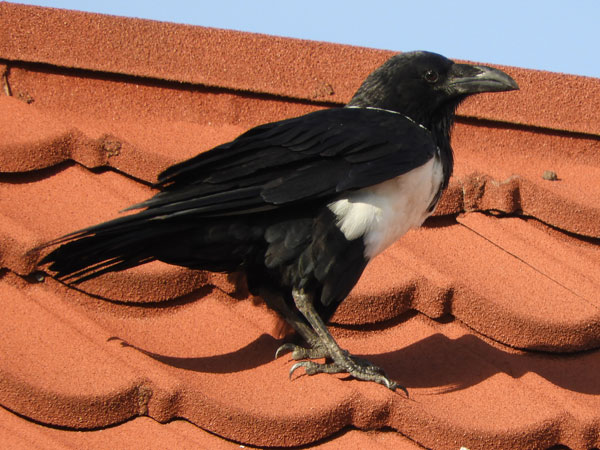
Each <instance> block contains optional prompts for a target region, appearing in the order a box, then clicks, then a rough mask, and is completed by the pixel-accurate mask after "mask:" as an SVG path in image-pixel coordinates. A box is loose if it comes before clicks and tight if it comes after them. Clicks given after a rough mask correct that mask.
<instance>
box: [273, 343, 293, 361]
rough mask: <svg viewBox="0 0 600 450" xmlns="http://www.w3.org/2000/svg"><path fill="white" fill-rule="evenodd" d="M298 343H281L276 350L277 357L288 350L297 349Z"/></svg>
mask: <svg viewBox="0 0 600 450" xmlns="http://www.w3.org/2000/svg"><path fill="white" fill-rule="evenodd" d="M296 347H297V345H294V344H290V343H289V342H288V343H286V344H283V345H281V346H280V347H279V348H278V349H277V350H276V351H275V359H277V358H279V357H280V356H281V355H283V354H285V353H287V352H293V351H294V350H295V349H296Z"/></svg>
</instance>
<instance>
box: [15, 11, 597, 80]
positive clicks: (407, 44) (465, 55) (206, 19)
mask: <svg viewBox="0 0 600 450" xmlns="http://www.w3.org/2000/svg"><path fill="white" fill-rule="evenodd" d="M15 3H26V4H34V5H42V6H51V7H57V8H67V9H77V10H81V11H90V12H100V13H103V14H114V15H120V16H129V17H140V18H147V19H154V20H161V21H169V22H177V23H187V24H192V25H202V26H209V27H217V28H227V29H233V30H242V31H251V32H258V33H266V34H272V35H278V36H289V37H297V38H302V39H312V40H318V41H328V42H339V43H344V44H351V45H359V46H364V47H373V48H382V49H389V50H398V51H407V50H430V51H434V52H438V53H442V54H443V55H445V56H448V57H450V58H456V59H466V60H471V61H478V62H489V63H497V64H506V65H511V66H518V67H527V68H533V69H541V70H550V71H554V72H565V73H574V74H578V75H587V76H593V77H597V78H600V52H599V51H598V45H599V44H600V32H598V23H600V0H570V1H567V0H562V1H559V0H491V1H490V0H479V1H474V0H465V1H451V0H443V1H442V0H429V1H424V0H422V1H416V0H410V1H403V0H395V1H393V0H385V1H384V0H362V1H355V0H346V1H339V0H334V1H327V0H320V1H315V0H302V1H293V0H247V1H242V0H210V1H206V0H197V1H181V0H168V1H161V2H151V1H147V0H146V1H139V0H130V1H123V0H101V1H82V0H34V1H19V2H15Z"/></svg>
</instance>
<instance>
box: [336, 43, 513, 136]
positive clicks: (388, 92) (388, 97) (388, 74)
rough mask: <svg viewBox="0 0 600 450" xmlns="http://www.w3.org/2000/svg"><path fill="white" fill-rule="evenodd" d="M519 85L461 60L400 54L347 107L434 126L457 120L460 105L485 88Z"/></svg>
mask: <svg viewBox="0 0 600 450" xmlns="http://www.w3.org/2000/svg"><path fill="white" fill-rule="evenodd" d="M514 89H519V86H518V85H517V83H516V82H515V81H514V80H513V79H512V78H511V77H510V76H508V75H507V74H506V73H504V72H502V71H501V70H498V69H494V68H492V67H486V66H476V65H470V64H458V63H455V62H454V61H451V60H449V59H448V58H445V57H443V56H442V55H438V54H436V53H430V52H408V53H401V54H399V55H395V56H393V57H391V58H390V59H388V60H387V61H386V62H385V63H384V64H383V65H382V66H380V67H379V68H377V69H376V70H375V71H373V72H372V73H371V74H370V75H369V76H368V77H367V79H366V80H365V81H364V83H363V84H362V85H361V87H360V88H359V89H358V91H357V92H356V94H355V95H354V97H353V98H352V100H351V101H350V103H348V106H360V107H375V108H382V109H388V110H391V111H396V112H399V113H402V114H405V115H407V116H409V117H410V118H411V119H413V120H415V121H416V122H418V123H420V124H422V125H424V126H425V127H427V128H428V129H430V130H431V127H432V126H435V123H434V122H435V121H437V120H440V119H442V120H443V119H444V118H450V119H451V118H452V117H453V114H454V110H455V109H456V107H457V106H458V104H459V103H460V102H461V101H462V100H463V99H465V98H466V97H468V96H470V95H473V94H479V93H481V92H500V91H511V90H514Z"/></svg>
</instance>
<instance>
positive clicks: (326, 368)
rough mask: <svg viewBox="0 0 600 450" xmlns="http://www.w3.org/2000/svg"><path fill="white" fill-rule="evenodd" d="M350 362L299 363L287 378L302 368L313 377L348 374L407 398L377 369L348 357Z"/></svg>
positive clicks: (395, 384)
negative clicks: (327, 374)
mask: <svg viewBox="0 0 600 450" xmlns="http://www.w3.org/2000/svg"><path fill="white" fill-rule="evenodd" d="M350 361H352V362H351V363H350V364H338V363H335V362H334V363H325V364H319V363H316V362H314V361H299V362H297V363H295V364H294V365H293V366H292V367H291V368H290V372H289V377H290V379H292V375H293V374H294V372H295V371H296V370H298V369H299V368H300V367H303V368H304V371H305V372H306V374H307V375H314V374H317V373H329V374H332V373H348V374H349V375H351V376H352V377H354V378H356V379H359V380H364V381H374V382H375V383H378V384H381V385H383V386H385V387H386V388H388V389H390V390H392V391H395V390H396V389H400V390H402V391H403V392H404V393H405V394H406V396H407V397H408V391H407V390H406V388H405V387H404V386H401V385H399V384H398V383H396V382H395V381H392V380H390V379H389V378H388V377H387V375H386V374H385V373H384V372H383V370H381V369H380V368H379V367H377V366H375V365H373V364H371V363H369V362H367V361H364V360H361V359H358V358H357V360H356V361H354V360H353V358H352V357H350Z"/></svg>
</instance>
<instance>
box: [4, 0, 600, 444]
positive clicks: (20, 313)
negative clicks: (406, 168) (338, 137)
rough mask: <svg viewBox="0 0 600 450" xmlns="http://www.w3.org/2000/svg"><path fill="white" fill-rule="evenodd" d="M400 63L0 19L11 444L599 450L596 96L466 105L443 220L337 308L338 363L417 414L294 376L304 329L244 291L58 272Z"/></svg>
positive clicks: (548, 89) (110, 25)
mask: <svg viewBox="0 0 600 450" xmlns="http://www.w3.org/2000/svg"><path fill="white" fill-rule="evenodd" d="M399 46H401V43H399ZM390 55H391V53H389V52H384V51H377V50H370V49H364V48H356V47H348V46H342V45H334V44H326V43H320V42H307V41H299V40H293V39H283V38H277V37H271V36H263V35H256V34H249V33H240V32H233V31H224V30H215V29H208V28H202V27H191V26H183V25H174V24H167V23H159V22H152V21H145V20H136V19H124V18H118V17H111V16H103V15H95V14H84V13H78V12H72V11H64V10H55V9H46V8H38V7H29V6H21V5H14V4H7V3H0V84H1V86H0V87H1V91H0V117H2V120H0V136H1V137H2V138H1V139H0V302H1V304H2V314H1V315H0V330H1V333H2V339H1V340H0V405H1V406H2V407H3V408H0V418H1V420H0V442H2V443H3V444H5V445H4V446H3V447H8V448H107V447H111V448H113V447H120V448H199V447H200V448H223V449H229V448H240V447H241V446H242V445H243V446H247V447H248V446H257V447H263V446H301V445H308V446H311V447H313V446H314V447H318V448H331V449H334V448H361V449H363V448H395V449H417V448H434V449H459V448H461V447H464V448H468V449H471V450H473V449H548V448H559V447H556V446H559V445H560V446H566V447H567V448H570V449H591V448H594V447H598V446H600V396H599V394H600V381H599V379H600V378H599V376H598V374H599V373H600V351H599V350H598V348H599V347H600V310H599V306H600V298H599V297H600V296H599V295H598V293H599V292H600V275H599V274H600V270H599V268H600V267H599V266H600V200H598V199H599V198H600V182H599V181H598V180H600V80H597V79H592V78H584V77H576V76H569V75H560V74H552V73H547V72H539V71H531V70H523V69H518V68H510V67H504V68H503V69H504V70H506V71H507V72H508V73H510V74H511V75H512V76H513V77H514V78H515V79H516V80H517V82H518V83H519V85H520V86H521V91H519V92H511V93H503V94H501V95H481V96H477V97H475V98H473V99H472V100H470V101H468V102H467V103H465V104H464V105H463V106H461V109H460V111H459V120H458V124H457V126H456V129H455V133H454V138H453V145H454V148H455V153H456V161H457V167H456V173H455V176H454V177H453V179H452V180H451V184H450V188H449V190H448V192H447V193H446V195H445V196H444V198H443V201H442V204H441V205H440V206H439V208H438V211H437V213H436V217H433V218H431V219H430V220H429V221H428V222H427V223H426V226H425V227H424V228H422V229H420V230H417V231H413V232H410V233H408V234H407V235H406V236H405V237H404V238H403V239H402V240H401V241H400V242H399V243H397V244H396V245H394V246H393V247H392V248H390V249H389V250H388V251H386V252H385V253H384V254H383V255H381V256H380V257H379V258H377V259H376V260H375V261H374V262H373V264H372V265H371V266H370V267H368V269H367V271H366V272H365V274H364V276H363V278H362V279H361V281H360V283H359V284H358V285H357V287H356V288H355V289H354V291H353V292H352V294H351V296H350V298H349V299H348V300H347V301H346V302H345V303H343V304H342V307H341V308H340V309H339V310H338V311H337V312H336V315H335V317H334V319H333V322H334V324H333V325H332V327H331V329H332V332H333V334H334V335H335V336H336V337H337V339H338V340H339V342H340V344H341V345H342V346H343V347H345V348H348V349H349V350H350V351H352V352H353V353H356V354H358V355H364V356H365V357H367V358H368V359H371V360H372V361H373V362H375V363H376V364H379V365H382V366H383V367H385V369H386V370H387V372H388V373H389V374H390V376H392V378H394V379H396V380H397V381H398V382H400V383H401V384H403V385H405V386H406V387H407V388H408V390H409V392H410V398H409V399H407V398H406V397H405V396H404V394H403V393H402V392H399V393H393V392H391V391H388V390H387V389H385V388H384V387H382V386H379V385H375V384H372V383H364V382H359V381H356V380H349V379H347V378H345V377H344V376H331V375H317V376H313V377H308V376H304V375H302V374H300V373H297V374H295V375H294V378H293V380H291V381H290V380H289V379H288V371H289V368H290V366H291V363H290V360H289V358H288V357H282V358H280V359H278V360H274V359H273V355H274V352H275V349H276V348H277V347H278V346H279V345H280V344H281V343H282V342H283V340H282V339H283V336H284V334H285V331H286V328H285V327H284V326H283V325H282V322H281V320H280V319H278V318H277V317H276V316H275V315H274V314H273V313H271V312H270V311H269V310H267V309H266V307H265V306H264V305H263V304H262V302H261V301H260V300H259V299H245V297H247V294H246V293H245V291H244V289H243V287H242V286H241V285H236V283H235V277H232V276H227V275H219V274H211V273H203V272H194V271H190V270H185V269H181V268H177V267H171V266H167V265H165V264H161V263H152V264H149V265H146V266H143V267H139V268H136V269H132V270H128V271H126V272H121V273H117V274H111V275H107V276H105V277H101V278H99V279H96V280H92V281H89V282H86V283H84V284H82V285H80V286H78V289H74V288H72V287H68V286H65V285H62V284H60V283H59V282H57V281H56V280H54V279H53V278H52V277H51V276H48V275H46V274H44V273H43V272H37V271H36V270H37V269H36V261H37V260H38V259H39V258H40V256H41V253H40V251H39V250H37V249H36V247H37V246H38V245H39V244H41V243H42V242H45V241H47V240H49V239H52V238H55V237H57V236H60V235H62V234H64V233H67V232H70V231H73V230H75V229H79V228H82V227H85V226H87V225H91V224H94V223H97V222H99V221H102V220H106V219H109V218H112V217H114V216H115V215H116V214H117V212H118V211H119V210H121V209H123V208H125V207H126V206H128V205H130V204H132V203H135V202H138V201H140V200H143V199H145V198H147V197H148V196H149V195H151V194H152V189H151V187H149V183H150V182H152V181H153V180H154V179H155V176H156V174H157V173H158V172H159V171H160V170H161V169H163V168H165V167H167V166H168V165H170V164H172V163H174V162H176V161H178V160H181V159H183V158H185V157H189V156H192V155H194V154H196V153H198V152H200V151H203V150H206V149H209V148H211V147H212V146H214V145H217V144H219V143H222V142H225V141H227V140H229V139H232V138H234V137H235V136H237V135H238V134H240V133H241V132H243V131H245V130H246V129H247V128H249V127H251V126H254V125H257V124H259V123H263V122H266V121H273V120H278V119H282V118H286V117H292V116H295V115H299V114H303V113H306V112H309V111H312V110H314V109H316V108H321V107H325V106H328V105H333V104H342V103H344V102H345V101H347V100H348V99H349V97H350V96H351V95H352V93H353V91H354V90H355V89H356V88H357V87H358V85H359V84H360V82H361V80H362V79H363V78H364V77H365V76H366V74H367V73H369V72H370V71H371V70H372V69H373V68H375V67H376V66H377V65H379V64H380V63H381V62H382V61H384V60H385V59H386V58H387V57H389V56H390ZM448 56H452V55H448ZM107 299H108V300H110V301H107ZM81 430H85V431H81ZM560 448H565V447H560Z"/></svg>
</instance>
